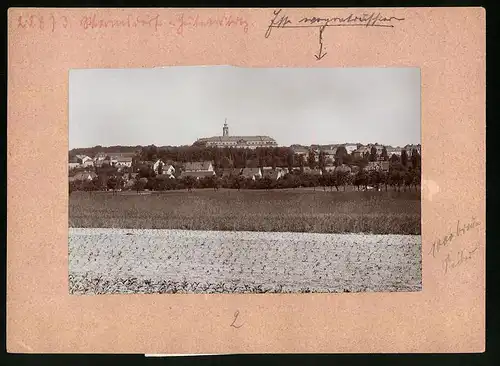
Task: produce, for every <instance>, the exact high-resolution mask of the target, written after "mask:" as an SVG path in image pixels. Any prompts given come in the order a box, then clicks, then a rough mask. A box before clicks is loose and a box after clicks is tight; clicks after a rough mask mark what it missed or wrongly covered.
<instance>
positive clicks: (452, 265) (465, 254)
mask: <svg viewBox="0 0 500 366" xmlns="http://www.w3.org/2000/svg"><path fill="white" fill-rule="evenodd" d="M477 250H478V247H477V246H476V247H474V248H473V249H462V250H459V251H458V252H457V255H456V259H455V260H453V259H452V256H451V255H450V253H448V255H447V256H446V257H445V259H444V260H443V271H444V273H445V274H446V273H448V272H449V271H450V270H454V269H456V268H457V267H459V266H461V265H462V264H464V263H466V262H468V261H469V260H470V259H471V258H472V257H473V256H474V254H476V253H477Z"/></svg>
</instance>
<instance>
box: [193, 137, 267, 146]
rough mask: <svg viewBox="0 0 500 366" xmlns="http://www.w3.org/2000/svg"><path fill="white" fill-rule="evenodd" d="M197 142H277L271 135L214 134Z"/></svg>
mask: <svg viewBox="0 0 500 366" xmlns="http://www.w3.org/2000/svg"><path fill="white" fill-rule="evenodd" d="M197 142H205V143H206V142H236V143H242V144H245V143H248V142H259V143H263V142H264V143H269V144H276V141H275V140H274V139H273V138H271V137H269V136H212V137H204V138H201V139H198V141H197Z"/></svg>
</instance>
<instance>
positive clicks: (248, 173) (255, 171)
mask: <svg viewBox="0 0 500 366" xmlns="http://www.w3.org/2000/svg"><path fill="white" fill-rule="evenodd" d="M260 174H261V170H260V168H244V169H243V170H242V171H241V175H243V176H245V177H247V178H251V177H253V176H256V175H260Z"/></svg>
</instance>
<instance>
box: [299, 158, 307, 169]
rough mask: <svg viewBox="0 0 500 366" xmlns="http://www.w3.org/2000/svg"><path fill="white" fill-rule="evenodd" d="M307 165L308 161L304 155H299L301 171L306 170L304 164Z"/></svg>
mask: <svg viewBox="0 0 500 366" xmlns="http://www.w3.org/2000/svg"><path fill="white" fill-rule="evenodd" d="M305 165H306V161H305V158H304V155H302V154H300V155H299V167H300V172H301V173H303V172H304V166H305Z"/></svg>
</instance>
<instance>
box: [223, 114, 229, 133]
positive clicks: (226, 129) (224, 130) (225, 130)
mask: <svg viewBox="0 0 500 366" xmlns="http://www.w3.org/2000/svg"><path fill="white" fill-rule="evenodd" d="M222 136H229V127H228V126H227V118H226V120H225V121H224V127H223V128H222Z"/></svg>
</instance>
